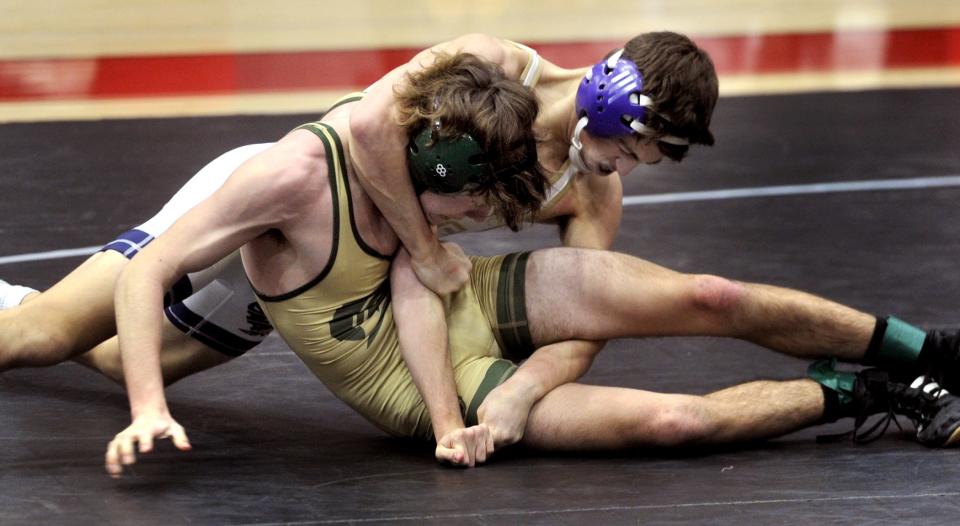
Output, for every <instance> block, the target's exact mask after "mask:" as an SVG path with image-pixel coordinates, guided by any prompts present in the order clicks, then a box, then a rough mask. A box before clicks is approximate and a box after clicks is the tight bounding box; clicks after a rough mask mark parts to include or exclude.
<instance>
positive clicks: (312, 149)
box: [238, 130, 328, 207]
mask: <svg viewBox="0 0 960 526" xmlns="http://www.w3.org/2000/svg"><path fill="white" fill-rule="evenodd" d="M241 169H242V171H243V173H242V177H243V179H244V180H243V181H242V182H244V183H245V184H248V185H249V186H250V190H249V191H250V192H257V193H258V195H260V196H261V197H264V198H269V199H273V200H277V201H279V202H278V204H281V203H282V204H284V205H289V206H292V207H296V206H299V205H302V204H303V203H309V202H314V200H315V199H316V198H317V195H318V192H325V191H326V189H327V187H328V184H327V178H326V177H325V176H324V175H325V174H324V173H322V172H324V171H325V170H326V152H325V151H324V149H323V146H322V143H321V142H320V140H318V139H317V137H316V136H314V135H313V133H311V132H310V131H307V130H295V131H293V132H290V133H288V134H287V135H286V136H285V137H283V138H282V139H280V140H279V141H277V143H276V144H274V145H273V146H271V147H270V148H267V149H266V150H264V151H263V152H261V153H260V154H258V155H255V156H254V157H252V158H251V159H250V160H249V161H247V163H246V164H245V165H244V166H243V167H241ZM238 175H241V174H239V173H238Z"/></svg>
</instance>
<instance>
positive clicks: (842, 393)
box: [807, 358, 857, 413]
mask: <svg viewBox="0 0 960 526" xmlns="http://www.w3.org/2000/svg"><path fill="white" fill-rule="evenodd" d="M807 376H808V377H809V378H810V379H811V380H813V381H815V382H817V383H819V384H820V385H822V386H824V387H826V388H827V389H832V390H834V391H836V392H837V398H838V399H839V402H840V409H841V410H843V412H844V413H845V412H846V410H848V409H850V408H851V407H852V406H853V384H854V382H856V380H857V375H856V374H855V373H851V372H846V371H838V370H837V360H836V359H835V358H831V359H829V360H819V361H816V362H813V363H812V364H810V366H809V367H807Z"/></svg>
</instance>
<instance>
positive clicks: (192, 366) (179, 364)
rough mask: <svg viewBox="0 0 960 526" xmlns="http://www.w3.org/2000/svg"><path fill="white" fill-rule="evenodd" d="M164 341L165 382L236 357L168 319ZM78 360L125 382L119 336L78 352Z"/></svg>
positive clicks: (163, 333)
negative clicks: (183, 329)
mask: <svg viewBox="0 0 960 526" xmlns="http://www.w3.org/2000/svg"><path fill="white" fill-rule="evenodd" d="M161 345H162V348H161V351H160V365H161V369H162V370H163V381H164V384H166V385H170V384H172V383H174V382H176V381H177V380H180V379H182V378H185V377H187V376H189V375H191V374H194V373H198V372H200V371H204V370H206V369H210V368H211V367H215V366H217V365H220V364H223V363H226V362H228V361H230V360H232V359H233V358H234V357H233V356H229V355H226V354H224V353H222V352H219V351H215V350H213V349H211V348H210V347H208V346H206V345H204V344H203V343H201V342H200V341H198V340H196V339H194V338H191V337H189V336H187V335H186V334H184V333H183V332H182V331H181V330H180V329H178V328H177V327H175V326H173V324H171V323H170V322H169V321H167V320H164V323H163V329H162V333H161ZM75 361H76V362H77V363H79V364H81V365H84V366H86V367H89V368H91V369H93V370H95V371H97V372H99V373H101V374H103V375H104V376H106V377H107V378H110V379H111V380H113V381H115V382H117V383H119V384H123V383H124V376H123V361H122V360H121V358H120V345H119V340H118V339H117V337H116V336H114V337H112V338H110V339H108V340H106V341H104V342H103V343H101V344H99V345H97V346H96V347H94V348H93V349H92V350H91V351H90V352H87V353H84V354H81V355H79V356H77V357H76V359H75Z"/></svg>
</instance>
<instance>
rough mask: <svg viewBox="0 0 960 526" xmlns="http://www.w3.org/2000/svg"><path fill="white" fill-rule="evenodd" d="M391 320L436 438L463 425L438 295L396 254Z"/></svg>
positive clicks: (392, 276) (393, 271) (403, 255)
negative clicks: (394, 325)
mask: <svg viewBox="0 0 960 526" xmlns="http://www.w3.org/2000/svg"><path fill="white" fill-rule="evenodd" d="M390 283H391V293H392V295H393V305H394V308H393V312H394V321H395V322H396V325H397V335H398V338H399V341H400V354H401V355H402V356H403V360H404V362H405V363H406V365H407V368H408V369H409V370H410V375H411V376H412V377H413V381H414V384H415V385H416V386H417V389H418V390H419V391H420V395H421V396H422V397H423V401H424V404H425V405H426V406H427V411H428V412H429V414H430V420H431V422H432V424H433V431H434V435H435V437H436V438H437V439H439V438H440V437H442V436H443V435H445V434H446V433H447V432H449V431H451V430H453V429H457V428H461V427H463V417H462V415H461V413H460V403H459V397H458V395H457V385H456V382H455V380H454V374H453V366H452V364H451V362H450V355H449V353H448V350H447V324H446V318H445V312H444V308H443V303H442V301H441V300H440V298H439V297H438V296H437V295H436V294H434V293H433V292H431V291H430V290H429V289H427V288H426V287H424V286H423V285H422V284H421V283H420V282H419V281H418V280H417V278H416V276H415V275H414V274H413V271H412V269H410V267H409V257H408V256H407V254H406V253H401V254H400V255H398V257H397V258H396V260H395V261H394V268H393V270H392V272H391V281H390Z"/></svg>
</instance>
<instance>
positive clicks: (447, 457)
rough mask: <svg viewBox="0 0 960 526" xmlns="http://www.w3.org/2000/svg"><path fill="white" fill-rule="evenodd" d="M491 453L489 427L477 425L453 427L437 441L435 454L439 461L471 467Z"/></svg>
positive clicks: (484, 459) (483, 460)
mask: <svg viewBox="0 0 960 526" xmlns="http://www.w3.org/2000/svg"><path fill="white" fill-rule="evenodd" d="M491 453H493V436H492V435H491V434H490V428H488V427H487V426H485V425H483V424H480V425H477V426H472V427H466V428H460V429H455V430H453V431H450V432H449V433H447V434H445V435H443V436H442V437H440V440H438V441H437V450H436V456H437V460H439V461H440V462H448V463H450V464H453V465H454V466H466V467H471V468H472V467H473V466H474V464H483V463H484V462H486V461H487V456H489V455H490V454H491Z"/></svg>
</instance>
